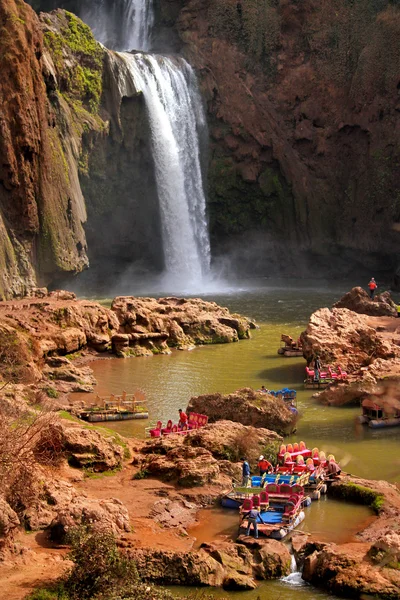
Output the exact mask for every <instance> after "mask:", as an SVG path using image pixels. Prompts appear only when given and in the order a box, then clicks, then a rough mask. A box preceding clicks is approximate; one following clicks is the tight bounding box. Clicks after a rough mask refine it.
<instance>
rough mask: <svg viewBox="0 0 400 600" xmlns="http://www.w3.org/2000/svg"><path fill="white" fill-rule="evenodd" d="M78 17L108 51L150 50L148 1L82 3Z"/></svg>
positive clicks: (151, 11)
mask: <svg viewBox="0 0 400 600" xmlns="http://www.w3.org/2000/svg"><path fill="white" fill-rule="evenodd" d="M80 17H81V18H82V19H83V21H85V23H87V24H88V25H89V27H90V28H91V29H92V30H93V33H94V36H95V38H96V39H97V40H98V41H99V42H101V43H102V44H104V46H106V47H107V48H110V49H111V50H121V51H122V50H144V51H147V50H149V48H150V39H151V29H152V27H153V22H154V14H153V1H152V0H118V1H114V2H109V1H107V0H95V1H94V2H83V4H82V8H81V10H80Z"/></svg>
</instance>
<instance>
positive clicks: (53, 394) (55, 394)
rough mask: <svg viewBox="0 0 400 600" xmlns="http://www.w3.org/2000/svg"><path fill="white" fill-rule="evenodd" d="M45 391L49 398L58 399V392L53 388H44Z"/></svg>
mask: <svg viewBox="0 0 400 600" xmlns="http://www.w3.org/2000/svg"><path fill="white" fill-rule="evenodd" d="M43 391H44V392H46V394H47V395H48V397H49V398H58V392H57V390H56V389H55V388H53V387H50V386H48V387H45V388H43Z"/></svg>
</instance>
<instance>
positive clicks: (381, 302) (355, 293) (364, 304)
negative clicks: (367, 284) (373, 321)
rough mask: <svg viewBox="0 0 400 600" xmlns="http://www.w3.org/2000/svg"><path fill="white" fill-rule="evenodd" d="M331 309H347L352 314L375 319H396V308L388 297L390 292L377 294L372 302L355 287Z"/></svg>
mask: <svg viewBox="0 0 400 600" xmlns="http://www.w3.org/2000/svg"><path fill="white" fill-rule="evenodd" d="M333 308H347V309H348V310H351V311H353V312H356V313H359V314H364V315H371V316H375V317H385V316H388V317H397V308H396V305H395V303H394V302H393V300H392V299H391V297H390V292H383V294H377V295H376V296H375V298H374V299H373V300H371V298H370V297H369V294H368V293H367V292H366V291H365V290H364V289H363V288H361V287H355V288H353V289H352V290H350V292H347V294H345V295H344V296H343V297H342V298H341V299H340V300H339V301H338V302H336V303H335V304H334V305H333Z"/></svg>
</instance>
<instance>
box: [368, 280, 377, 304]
mask: <svg viewBox="0 0 400 600" xmlns="http://www.w3.org/2000/svg"><path fill="white" fill-rule="evenodd" d="M368 287H369V297H370V298H371V300H373V299H374V294H375V290H376V288H377V287H378V285H377V283H376V281H375V279H374V278H373V277H371V281H370V282H369V284H368Z"/></svg>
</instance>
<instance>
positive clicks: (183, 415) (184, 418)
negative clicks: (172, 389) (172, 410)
mask: <svg viewBox="0 0 400 600" xmlns="http://www.w3.org/2000/svg"><path fill="white" fill-rule="evenodd" d="M178 412H179V421H178V427H179V429H182V427H183V426H184V425H187V422H188V418H187V414H186V413H184V412H183V410H182V409H181V408H180V409H179V411H178Z"/></svg>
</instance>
